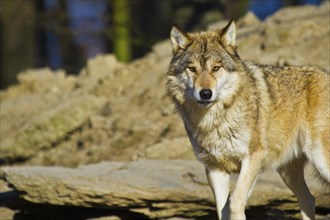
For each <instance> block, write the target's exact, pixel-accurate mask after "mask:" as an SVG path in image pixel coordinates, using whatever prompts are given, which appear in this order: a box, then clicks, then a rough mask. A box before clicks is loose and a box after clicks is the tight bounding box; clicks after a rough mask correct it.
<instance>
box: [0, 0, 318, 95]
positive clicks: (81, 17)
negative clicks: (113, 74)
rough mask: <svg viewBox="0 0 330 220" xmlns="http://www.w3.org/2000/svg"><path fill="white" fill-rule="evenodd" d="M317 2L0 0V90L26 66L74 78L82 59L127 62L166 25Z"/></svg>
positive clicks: (192, 27) (192, 24) (163, 34)
mask: <svg viewBox="0 0 330 220" xmlns="http://www.w3.org/2000/svg"><path fill="white" fill-rule="evenodd" d="M321 2H322V0H235V1H230V0H171V1H169V0H1V1H0V15H1V20H0V21H1V22H0V30H1V34H0V42H1V43H0V47H1V59H0V71H1V80H0V88H1V89H5V88H6V87H8V86H9V85H11V84H13V83H15V82H16V75H17V74H18V73H19V72H20V71H22V70H24V69H26V68H32V67H44V66H49V67H50V68H52V69H64V70H65V71H66V72H68V73H70V74H77V73H79V71H80V70H81V68H82V67H83V66H84V65H85V63H86V60H87V59H88V58H91V57H94V56H96V55H98V54H105V53H114V54H115V55H116V57H117V58H118V59H119V60H120V61H122V62H130V61H131V60H133V59H136V58H139V57H141V56H143V55H144V54H145V53H147V52H148V51H149V50H150V48H151V46H152V45H153V44H154V43H155V42H157V41H160V40H163V39H166V38H168V35H169V31H170V28H171V26H172V24H174V23H175V24H177V25H178V26H179V27H181V28H182V29H184V30H187V31H196V30H201V29H205V28H206V26H207V25H208V24H210V23H212V22H217V21H219V20H222V19H232V18H233V19H238V18H239V17H240V16H242V15H243V14H245V13H246V11H248V10H251V11H253V12H254V13H255V14H256V15H257V16H258V17H259V18H260V19H261V20H264V19H266V18H267V16H269V15H271V14H273V13H274V12H275V11H277V10H278V9H280V8H281V7H285V6H290V5H302V4H314V5H318V4H320V3H321Z"/></svg>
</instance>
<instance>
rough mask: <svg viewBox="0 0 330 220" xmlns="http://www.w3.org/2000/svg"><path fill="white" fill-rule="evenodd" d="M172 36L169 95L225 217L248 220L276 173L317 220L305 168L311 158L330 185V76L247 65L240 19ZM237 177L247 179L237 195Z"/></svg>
mask: <svg viewBox="0 0 330 220" xmlns="http://www.w3.org/2000/svg"><path fill="white" fill-rule="evenodd" d="M170 36H171V42H172V51H173V52H172V59H171V61H170V65H169V70H168V73H167V85H166V87H167V92H168V94H169V96H170V97H171V98H172V100H173V102H174V105H175V107H176V109H177V111H178V113H179V115H180V116H181V117H182V120H183V122H184V125H185V129H186V132H187V134H188V136H189V139H190V142H191V144H192V147H193V150H194V153H195V155H196V157H197V159H198V160H199V161H200V162H201V163H202V164H203V165H204V166H205V170H206V175H207V179H208V182H209V184H210V186H211V189H212V191H213V194H214V198H215V202H216V207H217V214H218V218H219V219H231V220H237V219H240V220H241V219H246V216H245V213H244V210H245V205H246V202H247V198H248V197H249V195H250V194H251V191H252V188H253V185H254V184H255V182H256V180H257V177H258V175H259V174H260V173H261V172H262V171H263V170H265V169H267V168H274V169H276V170H277V171H278V173H279V174H280V176H281V177H282V179H283V181H284V182H285V184H286V185H287V186H288V187H289V188H290V189H291V191H292V192H293V193H294V194H295V196H296V197H297V200H298V203H299V207H300V211H301V215H302V218H303V219H314V218H315V198H314V197H313V195H312V194H311V192H310V191H309V189H308V187H307V185H306V182H305V179H304V166H305V164H306V162H308V161H309V162H310V163H311V164H312V165H313V166H314V167H315V170H316V172H317V173H318V174H319V176H320V177H321V178H322V179H323V180H324V181H325V183H326V184H329V183H330V116H329V115H330V104H329V100H330V97H329V95H330V89H329V84H330V81H329V73H328V72H326V71H324V70H322V69H320V68H318V67H315V66H301V67H297V66H275V65H260V64H256V63H252V62H246V61H242V60H241V58H240V56H239V54H238V50H237V45H236V26H235V22H234V21H230V22H229V23H228V25H227V26H226V27H225V28H223V29H221V30H211V31H206V32H200V33H186V32H184V31H182V30H180V29H179V28H178V27H177V26H175V25H174V26H173V27H172V29H171V33H170ZM232 173H239V176H238V180H237V182H236V186H235V188H234V190H233V192H232V193H230V175H231V174H232ZM229 194H231V195H230V196H229Z"/></svg>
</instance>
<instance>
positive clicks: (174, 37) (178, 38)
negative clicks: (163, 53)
mask: <svg viewBox="0 0 330 220" xmlns="http://www.w3.org/2000/svg"><path fill="white" fill-rule="evenodd" d="M171 41H172V47H173V50H178V49H180V48H181V49H186V48H187V47H188V46H189V45H190V44H191V39H190V38H189V37H188V35H187V34H186V33H184V32H183V31H181V30H179V29H178V28H177V27H176V26H175V25H173V27H172V30H171Z"/></svg>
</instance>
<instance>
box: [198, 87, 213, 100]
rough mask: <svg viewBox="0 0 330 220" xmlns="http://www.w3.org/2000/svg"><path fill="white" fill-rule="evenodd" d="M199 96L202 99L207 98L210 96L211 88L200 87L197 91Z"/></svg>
mask: <svg viewBox="0 0 330 220" xmlns="http://www.w3.org/2000/svg"><path fill="white" fill-rule="evenodd" d="M199 96H200V97H201V98H202V99H203V100H209V99H211V97H212V90H211V89H202V90H201V91H200V92H199Z"/></svg>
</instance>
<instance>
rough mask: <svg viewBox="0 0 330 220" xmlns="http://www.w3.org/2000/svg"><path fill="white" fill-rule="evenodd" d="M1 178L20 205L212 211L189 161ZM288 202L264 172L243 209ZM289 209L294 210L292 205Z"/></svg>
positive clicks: (30, 170) (15, 171)
mask: <svg viewBox="0 0 330 220" xmlns="http://www.w3.org/2000/svg"><path fill="white" fill-rule="evenodd" d="M1 176H2V179H4V180H5V181H6V182H7V183H9V184H10V185H12V186H13V187H14V189H15V190H16V191H19V192H22V196H23V198H24V199H25V200H27V201H30V202H33V203H36V204H47V205H56V206H57V205H60V206H76V207H92V208H108V209H114V210H116V209H117V210H127V211H129V212H136V213H142V214H144V215H146V216H148V217H149V218H165V217H171V216H186V217H198V216H206V215H209V214H210V213H214V209H215V205H214V202H213V196H212V193H211V190H210V188H209V186H208V184H207V180H206V178H205V174H204V168H203V166H202V165H201V164H200V163H198V162H197V161H193V160H140V161H133V162H103V163H99V164H94V165H87V166H82V167H79V168H75V169H71V168H62V167H33V166H30V167H5V168H3V169H2V170H1ZM235 180H236V176H234V178H232V186H234V183H235ZM307 181H308V183H309V186H310V188H311V190H312V191H313V193H315V194H316V195H322V193H324V192H322V188H321V187H320V186H319V185H318V184H316V181H315V180H314V179H313V178H312V176H309V175H308V176H307ZM291 197H292V193H291V192H290V191H289V190H288V189H287V188H286V187H285V186H284V184H283V183H282V180H281V179H280V178H279V176H278V175H277V174H276V173H275V172H273V171H267V172H265V173H264V174H262V175H261V176H260V178H259V181H258V183H257V185H256V187H255V192H254V193H253V195H252V197H251V198H250V200H249V203H248V204H249V206H257V205H265V204H268V203H269V201H271V200H275V199H278V200H281V199H288V198H290V199H292V198H291ZM324 198H325V199H326V198H327V197H326V196H324ZM324 198H323V199H324ZM317 199H318V197H317ZM292 205H293V207H295V209H297V208H298V205H297V204H296V203H295V202H292ZM323 206H326V204H325V205H324V204H323ZM284 209H285V208H284ZM290 209H292V207H290Z"/></svg>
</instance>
